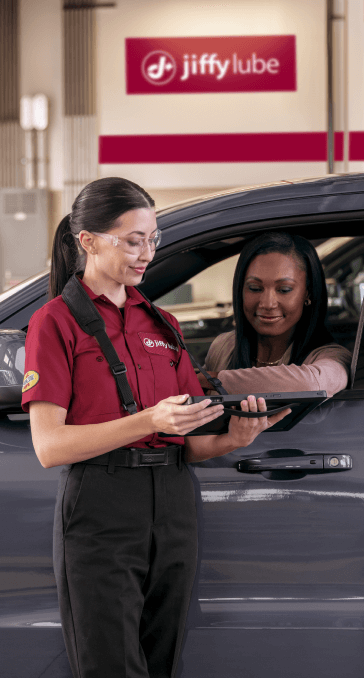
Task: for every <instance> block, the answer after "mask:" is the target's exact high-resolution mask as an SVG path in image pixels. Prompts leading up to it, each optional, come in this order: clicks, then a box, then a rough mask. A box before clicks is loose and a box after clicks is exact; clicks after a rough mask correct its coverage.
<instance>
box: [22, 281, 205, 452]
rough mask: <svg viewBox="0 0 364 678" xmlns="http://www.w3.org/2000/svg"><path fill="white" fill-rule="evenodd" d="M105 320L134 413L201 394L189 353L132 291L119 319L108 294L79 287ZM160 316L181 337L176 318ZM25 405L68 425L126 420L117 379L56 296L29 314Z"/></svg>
mask: <svg viewBox="0 0 364 678" xmlns="http://www.w3.org/2000/svg"><path fill="white" fill-rule="evenodd" d="M82 285H83V287H84V289H85V290H86V292H87V293H88V295H89V297H90V298H91V299H92V300H93V302H94V303H95V306H96V308H97V310H98V311H99V313H100V314H101V315H102V317H103V319H104V321H105V324H106V331H107V334H108V335H109V337H110V339H111V341H112V343H113V345H114V347H115V349H116V351H117V353H118V356H119V358H120V360H121V361H122V362H124V363H125V365H126V367H127V378H128V382H129V384H130V387H131V390H132V392H133V395H134V400H135V402H136V404H137V408H138V411H141V410H143V409H145V408H147V407H151V406H153V405H155V404H157V403H158V402H159V401H160V400H163V399H164V398H168V397H169V396H173V395H180V394H181V395H182V394H184V393H189V394H190V395H203V391H202V389H201V386H200V384H199V382H198V379H197V377H196V375H195V372H194V370H193V367H192V364H191V362H190V359H189V357H188V354H187V352H186V351H183V350H182V349H181V348H180V346H179V345H178V344H177V341H176V339H175V338H174V335H173V334H172V332H171V331H170V330H169V329H168V327H166V326H163V325H162V324H161V322H160V321H159V320H158V319H157V318H155V316H154V314H153V312H152V311H151V310H150V307H149V304H147V302H146V301H145V300H144V299H143V297H142V296H141V295H140V294H139V292H138V291H137V290H136V289H135V288H134V287H127V288H126V292H127V300H126V304H125V307H124V314H122V313H121V312H120V310H119V309H118V307H117V306H115V304H113V303H112V302H111V301H110V300H109V299H108V298H107V297H105V295H103V294H101V295H100V296H97V295H96V294H94V293H93V292H92V290H91V289H90V288H89V287H87V285H85V284H84V283H82ZM161 313H162V314H163V315H164V316H165V317H166V318H167V319H168V320H169V322H170V323H171V324H172V325H173V327H175V328H176V329H177V330H178V331H179V332H180V331H181V330H180V328H179V325H178V322H177V320H176V318H174V317H173V316H172V315H170V314H169V313H167V312H166V311H163V310H162V309H161ZM25 352H26V358H25V376H24V386H23V400H22V406H23V409H24V410H25V412H28V411H29V403H30V402H31V401H33V400H40V401H47V402H51V403H55V404H56V405H60V406H61V407H64V408H65V409H66V410H67V417H66V424H97V423H100V422H104V421H112V420H113V419H119V417H125V416H133V415H129V414H128V413H127V412H125V410H124V409H123V407H122V405H121V402H120V398H119V395H118V392H117V388H116V384H115V380H114V377H113V376H112V373H111V370H110V367H109V365H108V363H107V361H106V358H105V357H104V356H103V354H102V352H101V349H100V347H99V345H98V343H97V342H96V339H95V338H94V337H91V336H89V335H88V334H86V333H85V332H83V330H81V328H80V327H79V325H78V324H77V322H76V320H75V319H74V317H73V315H72V314H71V312H70V311H69V309H68V307H67V306H66V304H65V303H64V301H63V299H62V297H61V296H59V297H56V298H55V299H53V300H52V301H50V302H48V303H47V304H45V305H44V306H43V307H42V308H41V309H39V311H36V313H34V315H33V316H32V318H31V320H30V323H29V329H28V333H27V338H26V344H25ZM169 443H179V444H181V443H183V438H181V437H176V438H167V439H166V438H161V437H159V436H158V434H157V433H155V434H153V435H150V436H147V437H146V438H143V439H141V440H137V441H135V442H134V443H131V444H130V445H129V447H135V446H138V447H150V446H152V447H160V446H165V445H166V444H169Z"/></svg>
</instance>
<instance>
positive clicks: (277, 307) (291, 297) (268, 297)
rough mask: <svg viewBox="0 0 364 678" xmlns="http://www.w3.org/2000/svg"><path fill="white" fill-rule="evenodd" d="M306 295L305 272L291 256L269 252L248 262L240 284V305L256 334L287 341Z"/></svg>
mask: <svg viewBox="0 0 364 678" xmlns="http://www.w3.org/2000/svg"><path fill="white" fill-rule="evenodd" d="M306 299H308V293H307V287H306V272H305V271H304V270H303V269H302V267H301V266H300V264H299V262H298V261H297V259H295V258H294V257H292V256H290V255H285V254H280V253H279V252H271V253H269V254H260V255H258V256H257V257H255V259H253V261H251V262H250V264H249V266H248V269H247V272H246V276H245V281H244V287H243V308H244V313H245V316H246V318H247V320H248V321H249V322H250V324H251V325H252V327H253V328H254V330H255V331H256V332H257V334H258V335H260V336H262V337H272V338H273V337H280V338H282V339H283V338H285V339H287V341H289V340H290V339H291V337H292V335H293V332H294V329H295V327H296V325H297V323H298V321H299V319H300V318H301V315H302V312H303V308H304V302H305V300H306Z"/></svg>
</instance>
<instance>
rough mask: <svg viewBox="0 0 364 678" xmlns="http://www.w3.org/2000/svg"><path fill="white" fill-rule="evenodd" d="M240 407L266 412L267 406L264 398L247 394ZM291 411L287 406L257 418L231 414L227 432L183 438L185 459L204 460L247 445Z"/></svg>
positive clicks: (245, 410)
mask: <svg viewBox="0 0 364 678" xmlns="http://www.w3.org/2000/svg"><path fill="white" fill-rule="evenodd" d="M211 409H212V408H211ZM241 409H242V411H243V412H249V411H250V412H266V411H267V406H266V404H265V400H264V398H258V401H256V399H255V397H254V396H248V399H247V400H242V402H241ZM291 411H292V410H290V409H289V408H287V409H286V410H283V412H279V413H278V414H274V415H273V416H272V417H259V418H253V417H249V418H246V417H234V415H232V417H231V419H230V423H229V431H228V433H225V434H222V435H209V436H196V437H193V436H191V438H188V437H187V438H186V440H185V444H186V460H187V461H188V462H199V461H205V460H206V459H211V458H212V457H222V456H223V455H224V454H227V453H228V452H232V451H233V450H236V449H237V448H238V447H247V445H250V444H251V443H252V442H253V440H255V438H256V437H257V436H258V435H259V433H262V431H265V430H266V429H267V428H270V427H271V426H273V425H274V424H276V423H277V422H278V421H281V419H283V417H285V416H286V415H287V414H289V413H290V412H291Z"/></svg>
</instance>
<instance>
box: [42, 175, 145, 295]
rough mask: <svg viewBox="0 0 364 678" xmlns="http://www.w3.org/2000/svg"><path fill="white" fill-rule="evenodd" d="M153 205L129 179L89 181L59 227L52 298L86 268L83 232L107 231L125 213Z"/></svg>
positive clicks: (51, 277) (109, 178) (53, 255)
mask: <svg viewBox="0 0 364 678" xmlns="http://www.w3.org/2000/svg"><path fill="white" fill-rule="evenodd" d="M154 206H155V203H154V200H153V198H151V197H150V195H148V193H147V192H146V191H145V190H144V188H141V186H138V184H134V183H133V182H132V181H128V179H121V178H119V177H107V178H105V179H97V180H96V181H92V182H91V183H90V184H87V186H85V187H84V188H83V189H82V191H81V193H80V194H79V195H78V196H77V198H76V200H75V201H74V203H73V205H72V212H71V214H68V215H67V216H66V217H64V219H62V221H61V223H60V224H59V226H58V228H57V230H56V233H55V236H54V240H53V248H52V265H51V275H50V281H49V298H50V299H54V297H57V296H58V295H59V294H61V293H62V290H63V288H64V286H65V284H66V283H67V282H68V280H69V278H70V277H71V275H72V274H73V273H75V272H76V271H79V270H83V269H84V267H85V263H86V255H85V252H84V250H83V249H82V247H81V246H80V245H79V243H78V240H77V235H78V234H79V233H80V231H82V230H86V231H92V232H94V233H106V232H107V231H109V230H110V229H111V228H112V227H113V225H114V223H115V221H116V219H117V218H118V217H120V216H121V215H122V214H125V212H129V211H130V210H136V209H142V208H145V207H147V208H148V207H149V208H153V207H154Z"/></svg>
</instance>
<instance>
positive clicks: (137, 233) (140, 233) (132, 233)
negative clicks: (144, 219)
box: [128, 228, 158, 237]
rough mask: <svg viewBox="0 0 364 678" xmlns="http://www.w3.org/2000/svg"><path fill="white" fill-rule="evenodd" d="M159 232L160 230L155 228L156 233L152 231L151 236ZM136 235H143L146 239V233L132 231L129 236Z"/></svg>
mask: <svg viewBox="0 0 364 678" xmlns="http://www.w3.org/2000/svg"><path fill="white" fill-rule="evenodd" d="M157 230H158V228H155V229H154V231H152V233H151V235H153V233H155V232H156V231H157ZM134 233H135V234H136V235H142V236H144V237H146V235H145V232H144V231H131V232H130V233H128V235H134Z"/></svg>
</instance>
